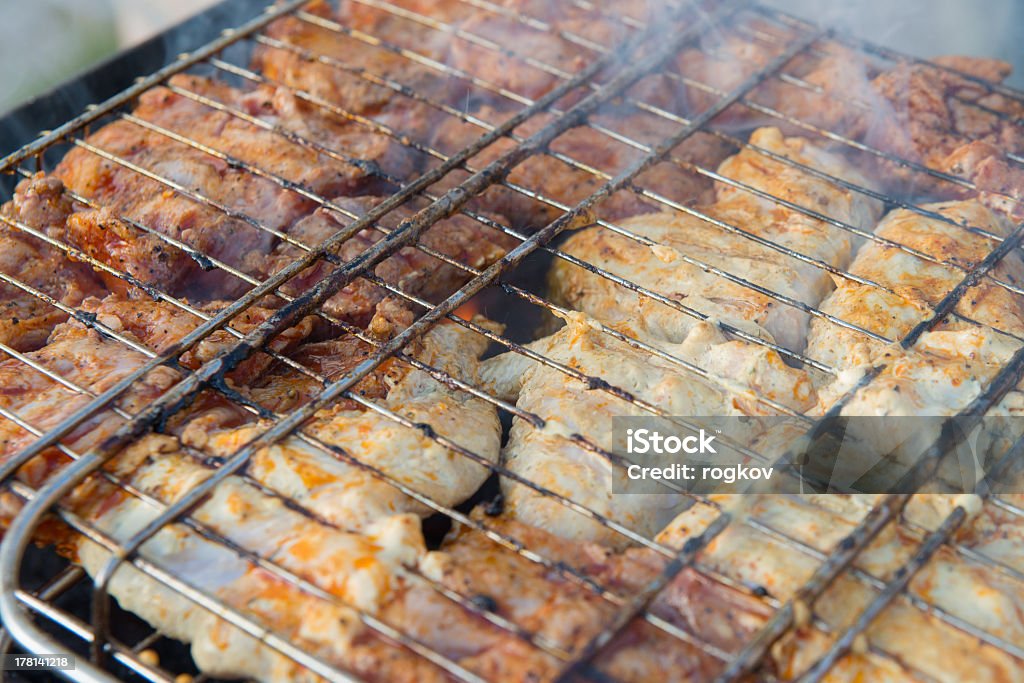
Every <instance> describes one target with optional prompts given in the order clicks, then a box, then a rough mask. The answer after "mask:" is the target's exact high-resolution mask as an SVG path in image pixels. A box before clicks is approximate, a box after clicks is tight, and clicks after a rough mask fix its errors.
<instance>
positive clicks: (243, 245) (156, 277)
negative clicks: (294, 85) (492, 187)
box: [55, 77, 389, 300]
mask: <svg viewBox="0 0 1024 683" xmlns="http://www.w3.org/2000/svg"><path fill="white" fill-rule="evenodd" d="M175 82H176V83H177V84H180V85H183V86H186V87H189V88H192V89H201V90H204V91H206V92H207V93H210V94H214V95H215V96H216V97H217V98H218V99H223V100H228V101H232V102H233V103H234V104H235V105H237V106H242V107H245V106H247V104H255V105H258V106H257V112H256V113H257V114H258V115H260V116H261V117H263V118H265V119H268V120H271V121H272V122H281V125H283V126H284V127H286V128H287V127H292V126H299V125H303V124H302V122H301V120H300V121H299V122H298V123H295V122H294V116H293V117H292V121H293V123H292V124H291V126H290V125H289V123H288V121H289V118H288V117H289V112H282V111H278V110H276V109H274V108H273V107H274V102H275V101H277V100H275V99H274V98H265V97H260V96H259V95H253V94H248V95H243V94H242V93H240V92H239V91H235V90H232V89H230V88H228V87H227V86H221V85H216V84H214V83H212V82H209V81H203V80H200V79H196V78H191V77H182V78H181V79H178V80H177V81H175ZM253 97H256V99H255V101H254V100H253V99H252V98H253ZM135 115H136V116H138V117H139V118H142V119H146V120H148V121H152V122H153V123H156V124H158V125H160V126H162V127H164V128H168V129H170V130H172V131H174V132H176V133H178V134H180V135H184V136H188V137H189V138H191V139H193V140H195V141H198V142H199V143H202V144H205V145H209V146H210V147H213V148H216V149H218V150H221V151H223V152H226V153H228V154H230V155H233V156H234V157H236V158H239V159H241V160H243V161H246V162H249V163H252V164H254V165H256V166H259V167H260V168H262V169H265V170H266V171H268V172H271V173H275V174H278V175H280V176H282V177H285V178H287V179H288V180H290V181H292V182H295V183H297V184H298V185H300V186H302V187H305V188H307V189H309V190H311V191H313V192H316V193H318V194H319V195H321V196H326V197H332V196H337V195H339V194H350V193H352V192H358V191H362V189H364V188H365V189H369V188H367V184H368V183H372V182H375V181H376V179H375V178H373V177H372V176H367V174H366V173H365V172H364V171H363V170H362V169H360V168H359V167H357V166H354V165H351V164H347V163H342V162H337V161H335V160H333V159H331V158H329V157H327V156H326V155H323V154H317V153H316V152H314V151H313V150H312V149H310V148H308V147H304V146H300V145H298V144H294V143H291V142H288V141H287V140H285V139H284V138H283V137H282V136H280V135H277V134H275V133H273V132H270V131H267V130H264V129H262V128H259V127H257V126H255V125H253V124H251V123H249V122H246V121H244V120H242V119H239V118H237V117H234V116H232V115H230V114H228V113H226V112H219V111H216V110H213V109H211V108H209V107H206V106H204V105H202V104H200V103H198V102H195V101H194V100H192V99H190V98H187V97H184V96H180V95H176V94H174V93H172V92H171V91H170V90H168V89H166V88H155V89H153V90H150V91H148V92H147V93H145V94H144V95H143V96H142V97H141V98H140V102H139V106H138V108H137V110H136V112H135ZM300 119H301V117H300ZM318 125H325V126H326V124H318ZM349 137H351V135H349ZM89 142H90V143H91V144H92V145H95V146H96V147H98V148H100V149H102V150H105V151H106V152H109V153H111V154H115V155H117V156H118V157H120V158H121V159H125V160H127V161H128V162H130V163H132V164H135V165H137V166H140V167H142V168H143V169H145V170H146V171H148V172H151V173H153V174H157V175H159V176H162V177H164V178H167V179H169V180H171V181H173V182H175V183H178V184H179V185H181V186H184V187H185V188H186V189H188V190H192V191H196V192H199V193H201V194H202V195H205V196H206V197H208V198H210V199H211V200H213V201H215V202H218V203H220V204H222V205H225V206H226V207H227V208H228V209H230V210H231V211H236V212H242V213H244V214H246V215H248V216H250V217H252V218H253V219H255V220H256V221H259V223H260V224H261V225H262V226H263V228H265V229H261V228H258V227H255V226H253V225H250V224H249V223H247V222H246V221H244V220H242V219H240V218H236V217H233V216H229V215H227V214H226V213H225V212H223V211H221V210H219V209H217V208H215V207H213V206H209V205H207V204H205V203H202V202H200V201H198V200H193V199H190V198H187V197H185V196H184V195H180V194H177V193H176V192H174V191H173V190H171V189H170V188H168V187H167V186H166V185H164V184H162V183H160V182H158V181H156V180H152V179H150V178H147V177H146V176H144V175H143V174H142V173H138V172H136V171H134V170H131V169H129V168H126V167H124V166H122V165H120V164H117V163H115V162H113V161H108V160H106V159H104V158H103V157H101V156H99V155H97V154H94V153H92V152H90V151H88V150H85V149H82V148H76V149H74V150H72V151H71V152H70V153H69V154H68V155H67V156H66V157H65V158H64V160H63V161H62V162H61V163H60V165H59V166H58V167H57V169H56V171H55V175H56V176H57V177H59V178H61V179H62V180H63V181H64V182H65V183H66V184H67V185H68V186H69V187H70V188H72V189H74V190H76V191H77V192H79V193H81V194H83V195H85V196H87V197H89V198H91V199H93V200H95V201H96V202H97V203H99V204H100V205H102V206H103V207H104V209H103V210H100V211H85V212H82V213H79V214H76V215H75V216H73V217H72V219H71V220H70V221H69V226H68V227H69V230H68V238H69V239H70V240H71V241H72V242H73V243H75V244H77V245H79V246H81V247H82V248H83V249H84V250H86V251H87V252H88V253H90V254H92V255H93V256H95V257H96V258H98V259H100V260H103V261H105V262H107V263H110V264H111V265H113V266H115V267H118V268H123V269H125V270H127V271H128V272H129V273H131V274H133V275H135V276H137V277H139V278H140V279H141V280H143V281H144V282H147V283H150V284H154V285H158V286H160V287H162V288H163V289H164V290H165V291H169V292H170V293H172V294H180V295H183V296H190V297H192V298H195V299H200V300H211V299H216V298H220V297H228V296H233V295H236V294H238V293H239V292H240V291H241V290H242V289H244V283H242V282H240V281H239V280H238V279H236V278H233V277H232V276H229V275H227V274H226V273H224V272H223V271H220V270H210V271H203V269H202V268H201V267H200V264H198V263H196V262H195V261H193V260H192V259H191V258H190V257H189V256H188V255H187V254H186V253H184V252H182V251H180V250H178V249H176V248H174V247H172V246H170V245H167V244H166V243H164V242H163V241H161V240H160V239H159V238H158V237H157V236H155V235H148V234H144V233H141V232H140V231H139V230H138V229H136V228H134V227H133V226H130V225H128V224H127V223H125V222H123V221H120V220H119V219H118V217H117V216H116V215H115V213H116V214H121V215H124V216H127V217H129V218H131V219H134V220H135V221H138V222H139V223H141V224H143V225H145V226H147V227H148V228H150V229H151V230H154V231H156V232H158V233H163V234H166V235H168V236H170V237H173V238H175V239H178V240H181V241H182V242H185V243H186V244H188V245H190V246H192V247H194V248H196V249H197V250H199V251H200V252H202V253H203V254H205V255H207V256H210V257H213V258H217V259H220V260H222V261H224V262H226V263H227V264H228V265H230V266H233V267H235V268H238V269H240V270H242V271H243V272H246V273H249V274H254V273H257V272H259V271H258V269H257V268H256V267H255V266H256V265H257V264H259V263H260V262H261V259H262V258H263V256H264V255H265V254H267V253H269V251H270V249H271V247H272V246H273V244H274V243H275V242H276V239H277V238H276V237H275V236H274V235H273V234H272V233H271V232H270V231H282V230H284V231H286V230H287V229H288V228H289V227H290V226H291V224H292V223H294V222H295V221H296V220H298V219H299V218H301V217H302V216H304V215H306V214H308V213H310V212H311V211H312V210H313V208H314V207H315V203H314V202H312V201H311V200H308V199H306V198H304V197H302V196H300V195H299V194H298V193H297V192H295V191H292V190H288V189H284V188H282V187H281V186H280V185H278V184H277V183H275V182H272V181H271V180H269V179H264V178H260V177H258V176H256V175H253V174H252V173H250V172H248V171H246V170H243V169H241V168H236V167H234V166H233V165H231V164H228V163H226V162H225V161H223V160H221V159H218V158H216V157H215V156H212V155H210V154H207V153H206V152H204V151H202V150H199V149H196V148H194V147H192V146H189V145H186V144H184V143H181V142H177V141H174V140H171V139H170V138H168V137H166V136H164V135H160V134H158V133H156V132H152V131H149V130H147V129H145V128H143V127H142V126H140V125H138V124H135V123H132V122H129V121H125V120H121V121H117V122H115V123H112V124H110V125H107V126H105V127H104V128H102V129H100V130H99V131H98V132H96V133H95V134H93V135H92V136H90V137H89ZM362 144H363V145H364V147H363V150H365V151H367V152H368V153H373V154H378V155H381V156H386V155H387V154H388V150H389V146H388V144H387V143H382V142H380V141H379V140H375V139H373V138H372V137H369V136H368V137H367V138H366V141H365V142H364V143H362ZM110 286H111V288H112V289H114V290H115V291H117V290H123V289H124V287H125V285H124V284H123V283H119V282H117V281H116V280H115V279H111V282H110Z"/></svg>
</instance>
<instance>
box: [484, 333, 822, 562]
mask: <svg viewBox="0 0 1024 683" xmlns="http://www.w3.org/2000/svg"><path fill="white" fill-rule="evenodd" d="M566 323H567V324H566V325H565V326H564V327H562V328H561V329H560V330H558V331H557V332H556V333H554V334H553V335H551V336H549V337H545V338H544V339H541V340H539V341H536V342H534V343H532V344H531V345H530V348H531V349H532V350H533V351H535V352H537V353H540V354H542V355H544V356H545V357H547V358H550V359H552V360H554V361H556V362H558V363H562V364H566V365H569V366H570V367H572V368H574V369H576V370H578V371H581V372H583V373H586V374H589V375H592V376H597V377H600V378H601V379H603V380H605V381H607V382H608V383H609V384H611V385H613V386H616V387H620V388H624V389H626V390H627V391H629V392H630V393H632V394H634V395H636V396H640V397H643V398H645V399H646V400H649V401H651V402H653V403H655V404H656V405H657V406H658V407H659V408H660V409H662V410H663V411H664V414H666V415H677V416H701V415H716V416H727V415H735V416H740V415H768V414H774V412H775V409H774V408H771V407H769V406H767V405H765V404H764V403H762V402H761V401H759V400H758V399H757V398H755V396H756V397H762V398H766V399H770V400H772V401H776V402H779V403H781V404H783V405H786V406H789V407H790V408H791V409H793V410H796V411H804V410H808V409H809V408H811V407H813V406H814V404H815V401H816V396H815V393H814V389H813V386H812V382H811V379H810V378H809V376H808V375H807V373H805V372H804V371H802V370H797V369H795V368H791V367H789V366H787V365H786V364H785V363H783V362H782V359H781V358H780V357H779V355H778V353H776V352H775V351H772V350H770V349H768V348H766V347H763V346H757V345H754V344H750V343H747V342H740V341H729V340H727V339H726V338H725V336H724V335H723V334H722V332H721V331H720V330H719V329H718V328H717V327H716V326H714V325H711V324H708V323H694V324H693V325H692V327H691V328H690V330H689V332H688V334H686V335H685V337H684V338H682V340H681V341H680V343H671V342H662V343H659V344H658V347H659V348H660V349H661V350H662V351H664V352H667V353H669V354H671V355H672V356H674V357H676V358H679V359H681V360H683V361H686V362H689V363H693V364H695V365H697V366H698V367H700V368H702V369H704V370H706V371H707V372H708V373H709V375H710V377H712V378H715V379H705V378H702V377H699V376H697V375H695V374H691V373H688V372H686V371H685V370H684V369H682V368H681V367H679V366H678V365H676V364H673V363H671V362H670V361H668V360H663V359H661V358H660V357H658V356H655V355H653V354H650V353H647V352H644V351H641V350H638V349H635V348H633V347H632V346H630V345H628V344H626V343H625V342H622V341H619V340H617V339H615V338H614V337H612V336H611V335H609V334H607V333H606V332H603V331H601V330H600V329H598V326H597V323H596V322H595V321H593V320H591V319H588V318H587V317H586V316H585V315H583V314H573V315H571V316H570V317H569V318H568V319H567V320H566ZM615 329H616V331H618V332H620V333H623V334H626V335H629V336H631V337H634V338H638V339H645V338H649V337H650V332H649V331H648V330H646V329H643V328H642V327H630V326H629V325H627V324H625V323H624V324H621V325H619V326H617V327H616V328H615ZM482 375H483V378H484V381H485V383H486V385H487V386H488V387H489V388H490V389H492V390H493V391H494V392H495V395H497V396H499V397H502V398H506V399H508V400H515V401H516V405H517V407H519V408H520V409H522V410H525V411H528V412H530V413H533V414H535V415H538V416H540V417H541V418H543V419H544V420H545V421H546V423H545V425H544V426H543V427H539V428H538V427H534V426H532V425H531V424H530V423H528V422H526V421H525V420H523V419H520V418H516V419H515V420H514V421H513V423H512V431H511V434H510V436H509V440H508V443H507V445H506V446H505V449H504V451H503V457H504V462H505V466H506V467H508V468H509V469H510V470H511V471H512V472H514V473H515V474H517V475H519V476H521V477H523V478H525V479H526V480H528V481H530V482H532V483H534V484H536V485H538V486H540V487H543V488H544V489H547V490H550V491H554V492H555V493H557V494H560V495H562V496H565V497H567V498H569V499H571V500H574V501H576V502H577V503H579V504H581V505H583V506H585V507H587V508H589V509H590V510H592V511H594V512H597V513H599V514H602V515H604V516H605V517H608V518H610V519H612V520H614V521H615V522H618V523H619V524H622V525H624V526H625V527H627V528H629V529H632V530H633V531H635V532H637V533H640V534H642V535H645V536H647V537H650V536H651V535H653V534H655V533H657V532H658V530H660V529H661V528H662V527H663V526H664V524H665V523H667V522H668V520H669V519H671V517H672V515H673V514H675V512H678V510H679V509H680V508H679V506H680V505H682V504H683V503H684V502H685V501H684V500H683V498H682V496H681V495H680V494H678V493H676V492H673V491H670V490H665V491H664V492H657V493H655V492H650V493H630V494H629V495H617V494H614V493H613V487H623V488H621V489H619V490H625V488H624V487H625V486H626V485H627V481H626V470H625V468H624V467H623V466H622V464H614V465H613V463H612V462H611V461H610V460H609V459H608V458H607V457H606V456H604V455H601V454H599V453H596V452H594V451H593V450H590V449H587V448H585V447H584V446H582V445H580V444H578V443H576V442H574V441H572V440H571V439H570V438H568V437H571V435H573V434H584V435H587V436H589V437H590V438H592V439H594V440H595V441H596V442H597V445H598V446H600V447H601V448H603V449H604V450H606V451H608V452H610V451H611V449H612V418H613V417H616V416H648V415H650V413H648V412H647V411H645V410H644V409H642V408H641V407H639V406H636V405H633V404H630V403H628V402H626V401H624V400H622V399H621V398H617V397H615V396H612V395H611V394H609V393H607V392H605V391H602V390H601V389H600V388H599V387H596V386H589V385H588V384H587V383H586V382H585V381H582V380H577V379H575V378H572V377H570V376H569V375H567V374H565V373H564V372H562V371H561V370H558V369H555V368H551V367H548V366H546V365H542V364H540V363H537V362H535V361H533V360H530V359H528V358H527V357H525V356H522V355H519V354H516V353H511V352H510V353H506V354H503V355H501V356H497V357H496V358H493V359H490V360H487V361H485V362H484V364H483V366H482ZM753 429H757V427H753ZM749 436H750V438H751V439H753V438H755V437H756V436H757V435H756V434H751V435H749ZM502 488H503V491H504V492H505V496H506V500H507V510H508V514H510V515H512V516H513V518H515V519H517V520H521V521H523V522H524V523H526V524H530V525H533V526H537V527H540V528H542V529H547V530H549V531H551V532H552V533H554V534H556V535H558V536H562V537H565V538H571V539H575V540H586V541H599V542H601V543H605V544H608V545H610V546H613V547H617V546H621V545H623V544H624V543H625V542H626V538H625V537H624V536H622V535H621V534H619V533H618V532H616V531H614V530H611V529H608V528H606V527H604V526H602V525H601V524H600V523H598V522H596V521H594V520H591V519H589V518H587V517H584V516H583V515H581V514H579V513H577V512H575V511H573V510H570V509H569V508H567V507H566V506H564V505H563V504H562V503H560V502H559V501H557V500H556V499H554V498H552V497H551V496H548V495H545V494H544V493H542V492H540V491H538V490H536V489H533V488H530V487H528V486H526V485H524V484H521V483H518V482H515V481H512V480H510V479H508V478H505V479H503V480H502Z"/></svg>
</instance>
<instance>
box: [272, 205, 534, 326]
mask: <svg viewBox="0 0 1024 683" xmlns="http://www.w3.org/2000/svg"><path fill="white" fill-rule="evenodd" d="M381 201H384V198H383V197H352V198H344V199H338V200H336V201H335V204H336V205H337V206H338V207H340V209H342V210H344V211H345V212H347V214H351V215H354V216H356V218H355V219H353V218H351V217H350V215H346V214H342V213H341V211H339V210H335V209H331V210H326V209H319V210H317V211H316V212H315V213H314V214H312V215H311V216H309V217H308V218H305V219H303V220H302V221H300V222H299V223H297V224H296V225H295V226H294V227H293V228H292V229H291V231H290V232H289V235H290V237H292V238H293V239H295V240H297V241H299V242H301V243H302V244H303V245H305V246H307V247H318V246H320V245H321V244H323V243H324V242H325V241H326V240H327V239H329V238H330V237H331V236H332V235H334V234H335V233H339V232H344V230H345V229H346V228H347V227H348V226H349V225H350V224H351V223H352V222H353V221H354V220H356V219H358V218H359V217H362V216H364V215H365V214H366V213H367V212H369V211H370V210H371V209H372V208H373V207H374V205H376V204H377V203H379V202H381ZM424 206H426V202H425V201H416V200H410V201H409V202H407V203H406V204H403V205H402V206H400V207H398V208H397V209H394V210H393V211H390V212H389V213H388V214H387V215H385V216H384V217H383V218H381V219H380V220H379V221H377V226H379V227H381V228H384V229H385V230H387V231H391V230H394V229H395V228H397V227H398V226H399V224H400V223H401V222H402V221H404V220H407V219H409V218H411V217H412V216H413V215H414V214H415V213H416V211H418V210H419V209H421V208H423V207H424ZM497 220H498V221H499V222H504V219H503V218H500V217H499V218H497ZM383 238H384V232H382V231H381V230H378V229H374V228H366V229H364V230H361V231H360V232H358V233H357V234H355V235H353V236H352V237H349V238H348V239H347V240H345V241H344V242H342V244H341V246H340V247H338V248H337V249H335V250H333V253H334V254H336V255H337V256H338V257H339V258H340V259H341V260H342V261H343V262H346V261H349V260H351V259H353V258H355V257H356V256H358V255H359V254H360V253H362V252H363V251H365V250H366V249H368V248H369V247H370V246H372V245H373V244H374V243H375V242H378V241H379V240H381V239H383ZM418 243H419V244H420V245H422V246H424V247H427V248H429V249H432V250H434V251H437V252H440V253H442V254H444V255H445V256H448V257H450V258H451V259H453V260H454V261H456V262H457V263H459V264H462V265H463V266H466V267H467V268H470V269H477V270H483V269H484V268H486V267H487V266H489V265H490V264H492V263H494V262H495V261H497V260H498V259H499V258H501V257H502V256H504V255H505V253H506V251H508V250H509V249H511V248H512V247H514V246H515V245H516V243H517V242H516V240H515V239H514V238H512V237H511V236H509V235H506V234H505V233H503V232H500V231H499V230H497V229H496V228H491V227H488V226H485V225H484V224H483V223H480V222H478V221H475V220H473V219H472V218H469V217H467V216H464V215H455V216H452V217H451V218H446V219H444V220H441V221H438V222H437V223H435V224H434V225H432V226H430V227H429V228H428V229H427V230H426V231H425V232H424V233H423V234H421V235H420V237H419V240H418ZM302 254H303V250H302V248H301V247H298V246H296V245H294V244H291V243H289V242H282V243H281V244H279V245H278V246H277V247H276V248H275V249H274V251H273V252H272V253H271V254H270V255H269V256H268V257H267V260H266V263H265V265H264V266H263V267H262V268H263V270H264V271H265V272H266V273H267V274H272V273H274V272H277V271H278V270H280V269H281V268H284V267H286V266H287V265H288V264H289V263H291V262H292V261H294V260H296V259H298V258H299V257H301V256H302ZM333 270H334V266H332V265H330V264H328V263H326V262H325V261H323V260H321V261H318V262H317V264H316V265H313V266H311V267H309V268H307V269H306V270H304V271H302V272H301V273H299V274H298V275H296V276H295V277H292V278H291V279H290V280H288V282H286V283H285V284H284V285H283V286H282V290H283V291H284V292H285V293H287V294H290V295H292V296H298V295H300V294H301V293H302V292H303V291H305V290H306V289H308V288H309V287H311V286H312V285H313V284H315V283H316V282H317V281H319V280H321V279H322V278H324V277H327V276H328V275H329V274H330V272H331V271H333ZM373 272H374V274H375V275H376V276H377V277H379V278H380V279H382V280H384V281H385V282H387V283H388V284H390V285H392V286H395V287H397V288H399V289H400V290H401V291H403V292H404V293H406V294H409V295H412V296H418V297H421V298H424V299H426V300H428V301H440V300H441V299H443V298H445V297H446V296H448V295H449V294H451V293H452V292H454V291H455V290H456V289H458V288H459V286H461V285H462V284H463V283H465V282H466V281H467V280H469V278H470V273H469V272H468V271H467V270H465V269H462V268H458V267H456V266H455V265H452V264H449V263H445V262H443V261H441V260H439V259H437V258H435V257H433V256H431V255H429V254H427V253H426V252H425V251H423V250H421V249H418V248H416V247H412V246H409V247H404V248H402V249H399V250H398V251H397V252H395V253H394V254H393V255H391V256H389V257H388V258H387V259H385V260H384V261H383V262H382V263H380V265H378V266H377V267H376V268H375V269H374V271H373ZM386 296H387V291H386V290H385V289H384V288H382V287H379V286H377V285H375V284H373V283H371V282H370V281H368V280H365V279H362V278H360V279H357V280H356V281H354V282H352V283H351V284H349V285H347V286H346V287H344V288H343V289H341V290H340V291H339V292H338V293H337V294H335V295H334V296H332V297H331V298H330V299H328V300H327V302H325V303H324V305H323V310H324V311H325V312H327V313H329V314H330V315H332V316H334V317H337V318H340V319H342V320H345V321H348V322H352V323H354V324H356V325H360V326H362V325H365V324H367V323H368V322H369V320H370V318H371V317H372V316H373V314H374V311H375V310H376V306H377V304H378V303H380V302H381V301H382V300H383V299H384V298H385V297H386Z"/></svg>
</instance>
